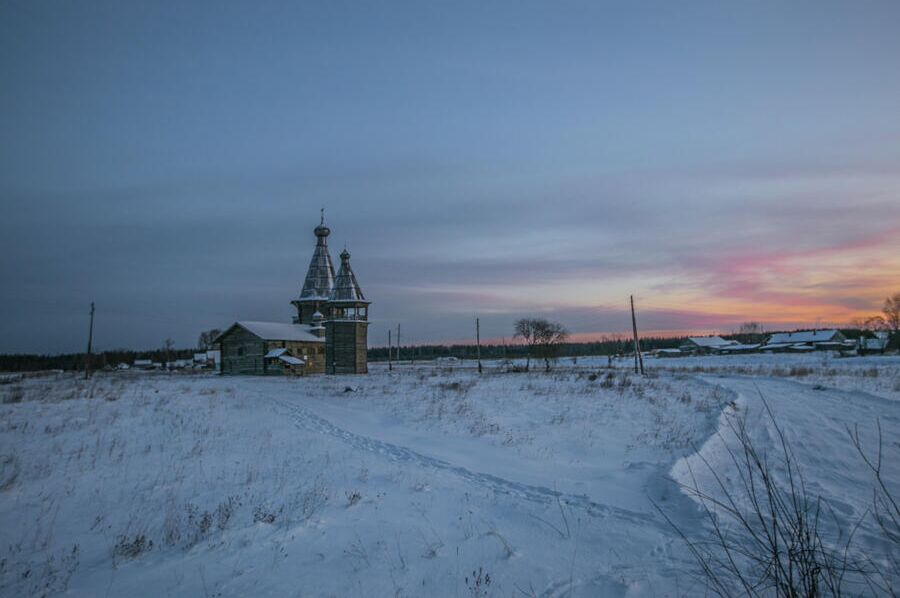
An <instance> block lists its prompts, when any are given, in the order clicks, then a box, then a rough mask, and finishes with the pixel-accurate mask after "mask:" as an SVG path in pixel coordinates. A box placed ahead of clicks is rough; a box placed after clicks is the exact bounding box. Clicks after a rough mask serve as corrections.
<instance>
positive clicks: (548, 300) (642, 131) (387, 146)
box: [0, 0, 900, 353]
mask: <svg viewBox="0 0 900 598" xmlns="http://www.w3.org/2000/svg"><path fill="white" fill-rule="evenodd" d="M898 27H900V3H898V2H895V1H887V2H877V1H871V2H863V3H859V2H831V1H815V2H789V3H788V2H782V1H775V2H722V1H718V0H717V1H712V2H692V1H686V2H668V1H666V2H651V1H638V2H586V3H575V2H558V3H557V2H554V3H547V2H500V1H496V2H494V1H492V2H452V3H449V2H448V3H444V2H381V3H362V2H360V3H345V2H334V1H328V2H264V3H258V2H245V3H235V2H221V1H216V2H120V1H118V0H116V1H111V2H94V1H82V2H33V1H17V0H11V1H10V0H8V1H5V2H3V3H0V81H2V85H0V139H2V140H3V141H2V143H0V208H2V212H0V213H2V218H0V281H2V283H0V352H4V353H9V352H36V353H56V352H69V351H73V352H74V351H81V350H83V347H84V345H85V343H86V336H87V329H88V313H89V304H90V302H91V301H94V302H95V303H96V306H97V314H96V322H95V331H94V332H95V347H98V348H100V349H112V348H119V347H128V348H135V349H142V348H156V347H160V346H162V345H163V343H164V341H165V339H167V338H171V339H173V340H174V341H175V343H176V345H178V346H185V347H187V346H192V345H193V344H194V343H195V341H196V338H197V336H198V335H199V333H200V332H201V331H203V330H207V329H210V328H214V327H217V328H223V327H226V326H227V325H228V324H230V323H231V322H233V321H235V320H271V321H286V322H287V321H290V317H291V315H292V308H291V306H290V304H289V302H290V300H291V299H294V298H295V297H296V296H297V295H298V294H299V291H300V287H301V285H302V280H303V277H304V275H305V272H306V268H307V265H308V263H309V259H310V257H311V255H312V250H313V247H314V244H315V237H314V235H313V232H312V229H313V228H314V227H315V226H316V225H317V224H318V220H319V209H320V208H322V207H324V208H325V215H326V221H327V224H328V225H329V226H330V228H331V230H332V235H331V237H330V238H329V243H330V247H331V253H332V257H333V259H334V260H335V262H337V261H338V259H337V254H338V253H340V251H341V249H343V248H344V247H345V246H346V247H347V248H348V249H349V251H350V252H351V254H352V264H353V268H354V271H355V272H356V275H357V278H358V279H359V282H360V284H361V286H362V289H363V291H364V293H365V294H366V295H367V298H368V299H370V300H371V301H372V302H373V303H372V307H371V310H370V313H371V320H372V323H371V326H370V332H369V344H370V345H383V344H386V341H387V339H386V335H387V330H388V328H390V327H394V326H396V324H398V323H400V324H401V325H402V330H403V333H402V334H403V338H404V341H405V342H406V341H408V342H415V343H425V342H441V341H445V342H449V341H464V342H465V341H469V340H471V338H472V336H473V334H474V318H475V317H476V316H477V317H480V318H481V327H482V337H483V338H487V339H503V338H509V337H510V336H511V335H512V326H513V322H514V320H515V319H516V318H519V317H525V316H529V317H531V316H534V317H547V318H551V319H554V320H558V321H560V322H561V323H563V324H564V325H565V326H567V328H568V329H569V330H570V331H571V332H572V334H573V337H574V338H576V339H579V340H584V339H590V338H598V337H600V336H601V335H604V334H615V333H621V332H624V331H626V330H628V329H629V327H630V318H629V315H628V311H627V306H628V297H629V295H634V297H635V303H636V306H637V310H638V324H639V326H640V328H641V329H642V330H643V331H645V332H647V333H668V334H675V333H684V332H687V331H691V332H698V333H699V332H714V331H715V332H719V331H721V332H728V331H731V330H734V329H735V328H737V327H738V326H739V325H740V323H741V322H744V321H748V320H755V321H760V322H763V323H764V324H765V326H766V327H767V328H768V329H776V328H782V329H783V328H791V327H802V326H827V325H840V324H845V323H847V322H849V321H851V320H852V319H853V318H856V317H860V316H865V315H870V314H874V313H877V312H878V310H879V309H880V306H881V303H882V302H883V300H884V298H885V297H886V296H888V295H889V294H892V293H895V292H900V117H898V115H900V110H898V106H900V35H897V30H898Z"/></svg>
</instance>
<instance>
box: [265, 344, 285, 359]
mask: <svg viewBox="0 0 900 598" xmlns="http://www.w3.org/2000/svg"><path fill="white" fill-rule="evenodd" d="M285 353H287V349H285V348H283V347H282V348H281V349H272V350H271V351H269V352H268V353H266V359H270V358H272V357H281V356H282V355H284V354H285Z"/></svg>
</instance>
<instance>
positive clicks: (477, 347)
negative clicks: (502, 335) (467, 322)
mask: <svg viewBox="0 0 900 598" xmlns="http://www.w3.org/2000/svg"><path fill="white" fill-rule="evenodd" d="M475 355H476V357H477V358H478V373H479V374H480V373H481V372H482V369H481V320H480V319H479V318H475Z"/></svg>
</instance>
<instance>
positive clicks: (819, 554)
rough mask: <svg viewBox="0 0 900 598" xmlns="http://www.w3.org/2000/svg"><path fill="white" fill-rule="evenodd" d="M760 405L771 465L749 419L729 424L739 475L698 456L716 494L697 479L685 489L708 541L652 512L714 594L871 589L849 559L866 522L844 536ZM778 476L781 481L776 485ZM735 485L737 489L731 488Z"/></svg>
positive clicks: (867, 575) (857, 562)
mask: <svg viewBox="0 0 900 598" xmlns="http://www.w3.org/2000/svg"><path fill="white" fill-rule="evenodd" d="M763 404H764V405H765V408H766V412H767V416H768V420H769V421H770V422H771V424H772V425H773V426H774V430H775V439H776V443H777V448H776V451H777V453H778V454H777V455H775V457H774V458H772V456H771V455H766V454H765V453H763V452H761V451H760V450H759V449H758V448H757V447H756V446H754V444H753V442H752V441H751V438H750V436H749V433H748V430H747V427H746V418H745V417H742V418H728V419H727V420H726V421H727V422H728V426H729V431H730V432H731V434H733V436H734V438H735V439H736V440H737V446H736V448H732V447H731V446H730V445H729V444H728V443H727V442H725V441H724V438H723V439H722V440H723V444H724V446H725V448H726V450H727V452H728V456H729V458H730V461H731V463H732V464H733V465H734V468H735V473H734V474H728V475H726V472H723V471H717V470H715V469H714V468H713V466H712V465H711V464H710V463H709V462H708V461H707V460H706V459H705V458H703V457H702V454H701V453H698V454H700V455H701V459H703V464H704V465H705V466H706V468H707V469H708V471H709V473H710V474H712V478H713V479H714V480H715V489H714V490H710V491H707V490H703V489H702V488H700V486H699V484H698V483H697V481H696V479H693V481H692V484H690V485H682V488H683V490H684V491H685V492H686V493H687V494H688V495H690V496H692V497H694V498H695V499H696V500H697V502H698V503H699V504H700V507H701V509H702V510H703V513H704V515H705V520H706V522H707V524H708V530H709V531H708V536H707V537H705V538H703V539H701V540H692V539H691V538H689V537H688V535H687V534H686V533H685V532H684V531H683V530H682V529H681V528H679V527H678V526H677V525H676V524H675V523H674V522H673V521H672V519H671V518H670V517H669V516H668V515H667V514H666V513H665V512H663V511H662V509H660V507H659V506H658V505H655V504H654V506H656V509H657V510H658V511H659V512H660V514H661V515H662V516H663V517H664V518H665V520H666V521H667V522H668V523H669V525H671V526H672V527H673V529H675V531H676V532H677V533H678V534H679V535H680V536H681V538H682V539H683V540H684V542H685V543H686V544H687V546H688V549H689V551H690V553H691V554H692V556H693V557H694V559H695V560H696V562H697V564H698V565H699V567H700V570H701V573H702V576H703V578H704V579H705V580H706V582H707V584H708V586H709V588H710V589H711V590H712V591H713V592H715V593H716V594H718V595H720V596H734V595H748V596H768V595H775V596H790V597H794V596H821V595H833V596H839V595H842V594H843V593H846V592H847V591H848V589H847V586H848V577H853V578H854V582H857V583H869V584H870V583H871V579H872V577H871V574H872V569H871V567H869V566H868V565H867V564H866V563H865V562H864V561H863V560H862V559H858V558H855V557H853V556H851V545H852V542H853V538H854V534H855V532H856V529H857V528H858V527H859V525H860V523H861V522H862V519H860V520H859V521H858V522H856V524H855V525H854V526H852V527H851V528H850V529H845V528H844V527H842V526H841V525H840V524H839V522H838V519H837V516H836V514H835V513H834V511H833V510H832V509H830V508H829V507H828V505H827V504H826V503H825V502H824V501H823V500H822V499H821V497H817V496H814V495H813V494H812V493H811V492H810V491H809V490H808V488H807V486H806V484H805V483H804V480H803V476H802V474H801V471H800V469H799V466H798V464H797V461H796V458H795V457H794V454H793V452H792V451H791V447H790V446H789V444H788V442H787V440H786V439H785V436H784V434H783V433H782V430H781V428H780V427H779V426H778V424H777V422H776V421H775V418H774V416H773V414H772V412H771V410H770V409H769V406H768V404H767V403H766V402H765V401H763ZM776 469H777V470H778V471H779V473H780V474H781V475H782V476H783V477H784V478H785V481H784V482H782V483H777V482H776V480H775V471H776ZM690 473H691V476H692V478H693V471H691V472H690ZM733 480H736V488H735V489H731V488H729V486H728V481H733ZM713 492H717V493H718V494H719V495H718V496H716V495H715V494H713ZM826 515H830V517H831V518H832V519H833V521H834V522H835V527H836V528H837V529H836V533H837V537H836V538H830V540H832V541H830V542H829V541H826V540H825V538H824V537H823V532H822V525H823V520H824V518H825V516H826Z"/></svg>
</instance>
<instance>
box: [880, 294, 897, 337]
mask: <svg viewBox="0 0 900 598" xmlns="http://www.w3.org/2000/svg"><path fill="white" fill-rule="evenodd" d="M881 311H882V313H884V323H885V325H886V326H887V329H888V330H890V331H891V332H892V333H893V334H897V332H900V293H894V295H893V296H892V297H888V298H887V299H885V300H884V307H883V308H882V309H881Z"/></svg>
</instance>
